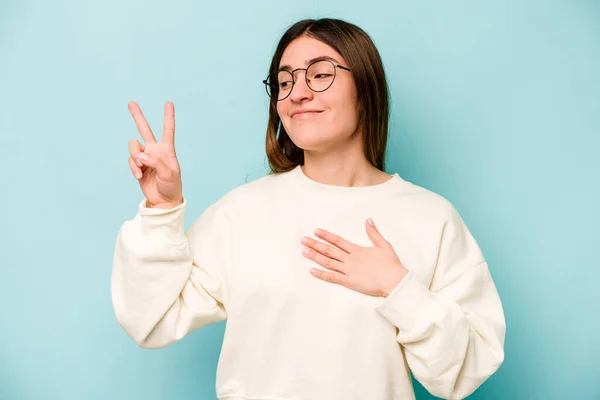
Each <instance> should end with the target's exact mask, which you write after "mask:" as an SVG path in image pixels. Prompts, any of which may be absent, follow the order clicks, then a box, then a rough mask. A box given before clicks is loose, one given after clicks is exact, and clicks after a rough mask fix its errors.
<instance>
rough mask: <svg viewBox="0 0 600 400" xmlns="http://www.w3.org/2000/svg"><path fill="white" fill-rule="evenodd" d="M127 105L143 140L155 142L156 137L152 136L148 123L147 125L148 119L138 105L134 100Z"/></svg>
mask: <svg viewBox="0 0 600 400" xmlns="http://www.w3.org/2000/svg"><path fill="white" fill-rule="evenodd" d="M128 106H129V112H131V115H132V116H133V120H134V121H135V125H136V126H137V128H138V131H139V132H140V135H142V138H143V139H144V142H146V143H156V138H155V137H154V134H153V133H152V130H151V129H150V125H148V121H146V118H145V117H144V114H142V110H141V109H140V106H138V105H137V103H135V102H134V101H131V102H129V105H128Z"/></svg>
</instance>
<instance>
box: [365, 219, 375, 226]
mask: <svg viewBox="0 0 600 400" xmlns="http://www.w3.org/2000/svg"><path fill="white" fill-rule="evenodd" d="M367 222H368V223H369V225H371V226H375V223H374V222H373V220H372V219H371V218H369V219H367Z"/></svg>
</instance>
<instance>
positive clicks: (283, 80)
mask: <svg viewBox="0 0 600 400" xmlns="http://www.w3.org/2000/svg"><path fill="white" fill-rule="evenodd" d="M276 79H277V80H276V81H275V82H273V83H274V85H273V86H272V92H271V93H272V94H271V97H273V96H275V95H277V100H282V99H285V98H286V97H287V96H288V95H289V94H290V92H291V91H292V86H293V85H294V77H293V76H292V73H291V72H289V71H279V72H278V73H277V78H276ZM275 92H277V93H275Z"/></svg>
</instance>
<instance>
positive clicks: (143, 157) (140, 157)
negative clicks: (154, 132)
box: [138, 153, 148, 161]
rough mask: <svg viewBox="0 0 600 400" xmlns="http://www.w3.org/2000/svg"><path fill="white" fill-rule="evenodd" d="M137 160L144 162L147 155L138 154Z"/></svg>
mask: <svg viewBox="0 0 600 400" xmlns="http://www.w3.org/2000/svg"><path fill="white" fill-rule="evenodd" d="M138 159H140V160H144V161H146V160H147V159H148V154H146V153H140V154H139V155H138Z"/></svg>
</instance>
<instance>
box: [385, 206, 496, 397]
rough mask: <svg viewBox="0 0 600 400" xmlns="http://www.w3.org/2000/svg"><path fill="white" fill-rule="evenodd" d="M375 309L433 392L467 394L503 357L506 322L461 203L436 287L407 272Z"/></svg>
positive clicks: (445, 240)
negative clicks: (392, 330) (460, 212)
mask: <svg viewBox="0 0 600 400" xmlns="http://www.w3.org/2000/svg"><path fill="white" fill-rule="evenodd" d="M376 309H377V310H378V311H379V313H380V314H381V315H382V316H383V317H384V318H386V319H387V320H388V321H389V322H390V323H392V324H393V325H394V326H396V327H397V329H398V334H397V340H398V343H400V345H402V346H403V347H404V350H405V355H406V360H407V363H408V365H409V367H410V369H411V371H412V373H413V375H414V377H415V379H416V380H417V381H419V382H420V383H421V384H422V385H423V386H424V387H425V388H426V389H427V390H428V391H429V392H430V393H431V394H433V395H434V396H438V397H441V398H444V399H463V398H465V397H467V396H469V395H470V394H471V393H473V392H474V391H475V390H476V389H477V388H478V387H479V386H480V385H481V384H482V383H483V382H484V381H485V380H486V379H487V378H488V377H489V376H490V375H492V374H493V373H494V372H495V371H496V370H497V369H498V368H499V367H500V365H501V364H502V362H503V361H504V338H505V332H506V323H505V319H504V312H503V308H502V304H501V302H500V298H499V296H498V292H497V290H496V287H495V285H494V282H493V280H492V277H491V275H490V271H489V269H488V265H487V263H486V261H485V260H484V257H483V255H482V253H481V251H480V248H479V247H478V245H477V243H476V242H475V240H474V238H473V237H472V235H471V234H470V232H469V230H468V229H467V227H466V226H465V224H464V222H463V221H462V219H461V217H460V215H459V214H458V212H457V211H456V209H455V208H454V207H451V215H450V218H448V220H447V221H446V223H445V224H444V226H443V229H442V232H441V241H440V247H439V252H438V259H437V263H436V267H435V272H434V275H433V278H432V280H431V284H430V286H429V287H427V286H426V284H424V283H423V281H422V280H421V279H420V277H418V276H417V275H416V274H415V271H413V270H411V269H410V268H409V272H408V274H407V275H406V276H405V277H404V279H403V280H402V281H401V282H400V283H399V284H398V286H397V287H396V288H395V289H394V290H393V291H392V292H391V293H390V294H389V295H388V296H387V297H385V298H383V299H380V301H379V302H378V303H377V304H376Z"/></svg>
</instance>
